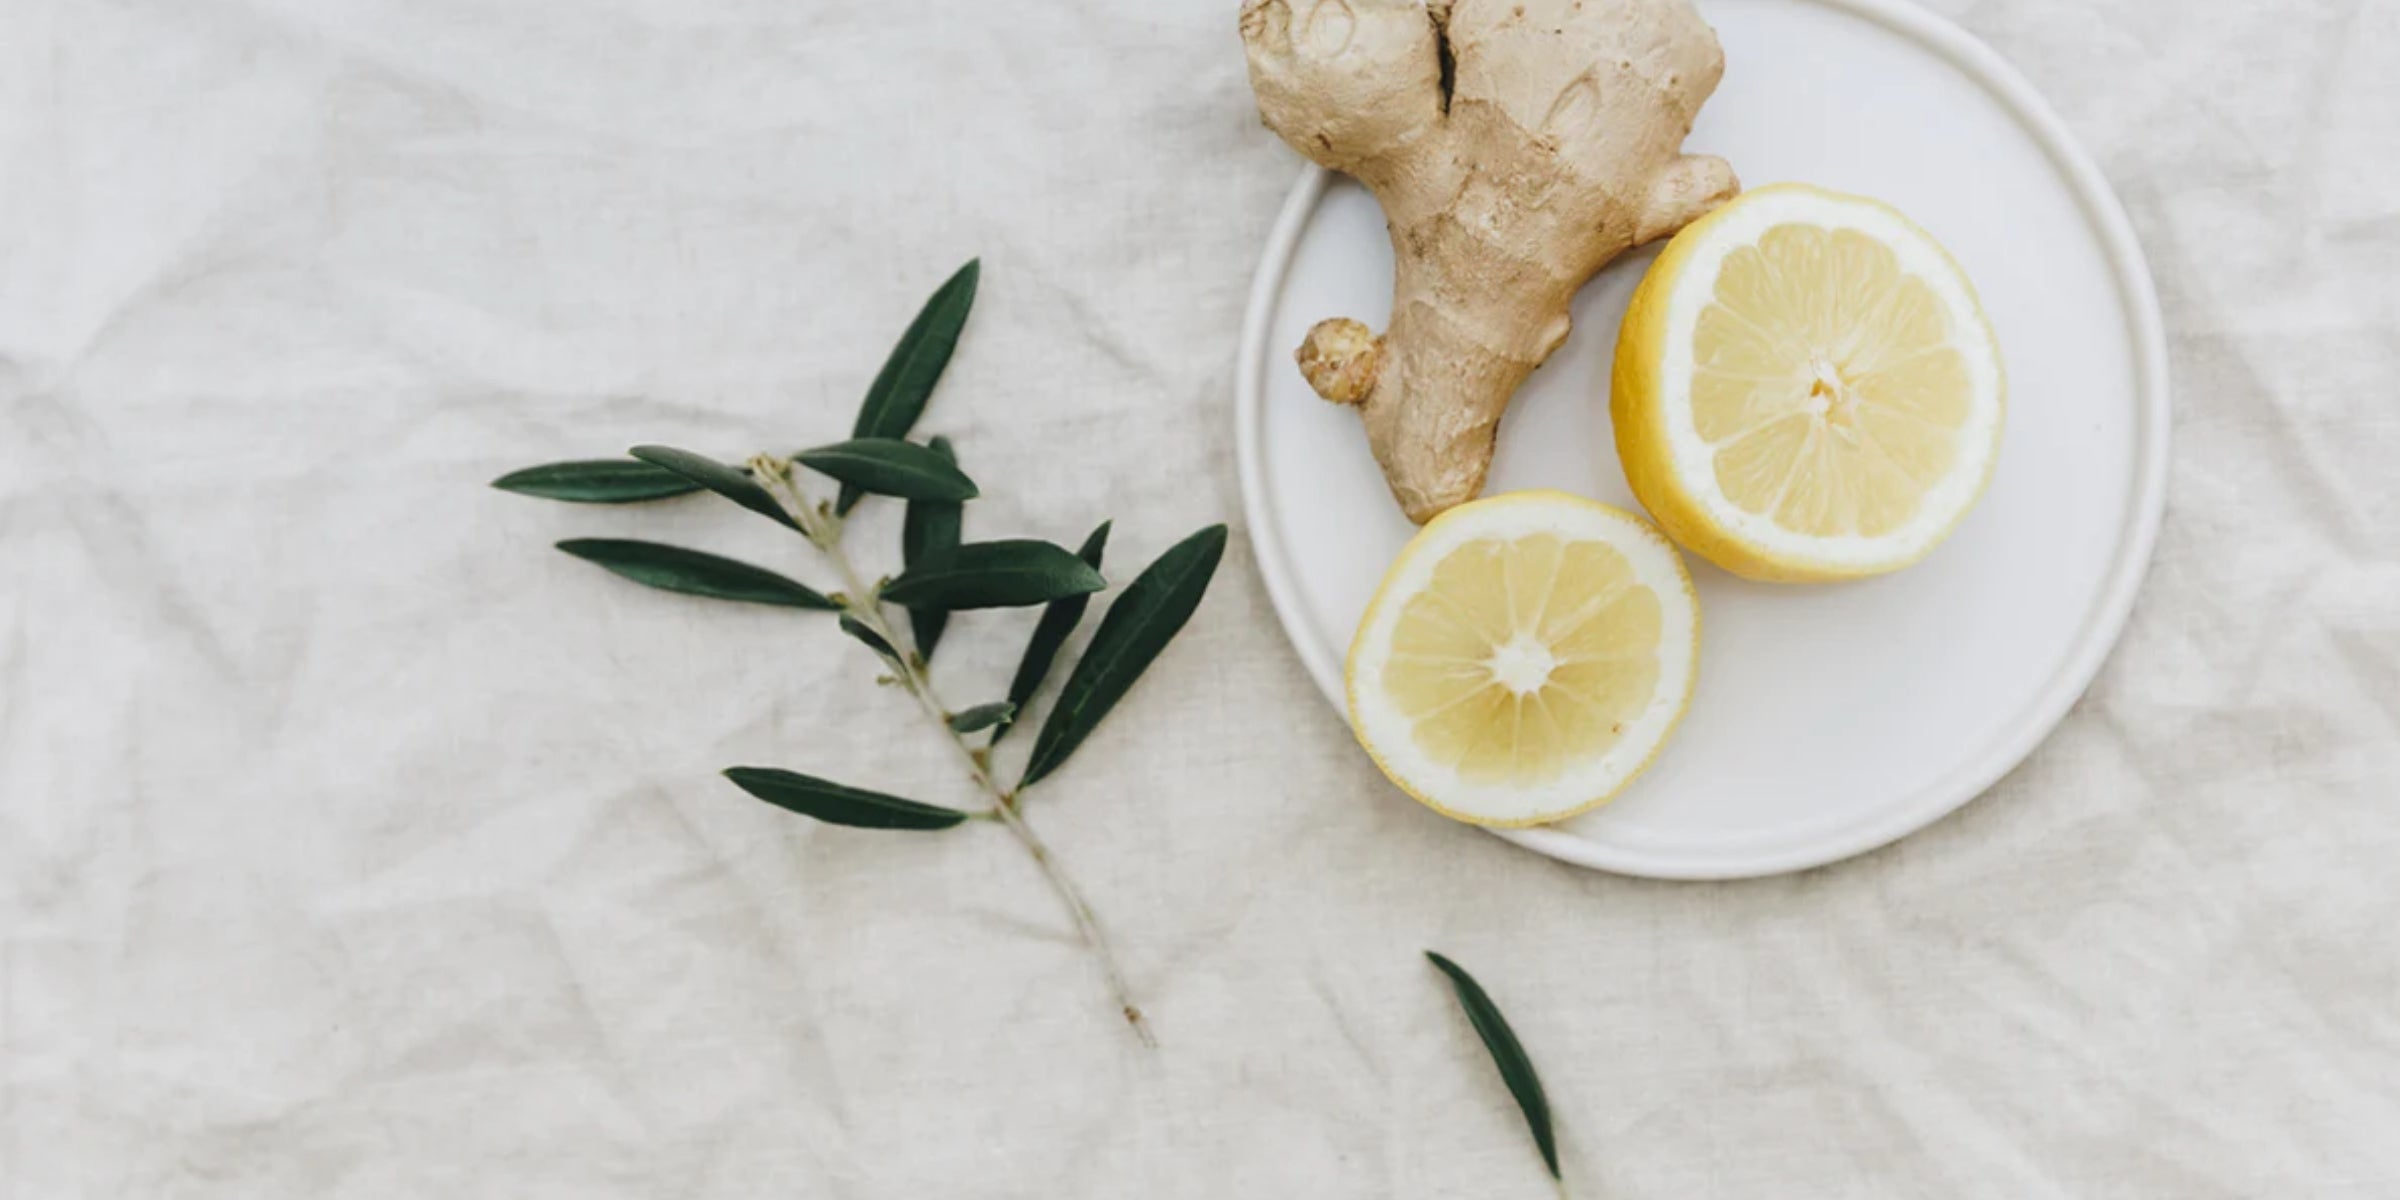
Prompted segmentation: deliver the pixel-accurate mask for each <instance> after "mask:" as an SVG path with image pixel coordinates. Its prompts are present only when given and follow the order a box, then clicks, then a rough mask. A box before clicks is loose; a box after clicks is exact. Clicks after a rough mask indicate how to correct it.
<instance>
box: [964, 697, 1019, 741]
mask: <svg viewBox="0 0 2400 1200" xmlns="http://www.w3.org/2000/svg"><path fill="white" fill-rule="evenodd" d="M1015 715H1017V706H1016V705H1014V704H1010V703H1009V702H1008V701H1006V700H996V701H993V702H992V703H990V704H978V705H976V706H975V707H973V708H970V709H966V710H963V711H960V712H954V713H951V714H950V732H952V733H973V732H975V731H976V730H978V729H989V728H991V727H993V726H995V725H1002V724H1005V723H1006V722H1007V721H1008V719H1009V718H1010V717H1013V716H1015Z"/></svg>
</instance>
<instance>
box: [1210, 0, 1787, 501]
mask: <svg viewBox="0 0 2400 1200" xmlns="http://www.w3.org/2000/svg"><path fill="white" fill-rule="evenodd" d="M1241 30H1242V42H1243V45H1244V46H1245V47H1246V48H1247V49H1248V52H1249V60H1250V86H1251V89H1252V90H1253V91H1255V92H1256V93H1257V95H1258V109H1259V114H1260V116H1261V117H1263V118H1264V119H1265V121H1266V123H1267V125H1268V127H1269V128H1271V129H1273V130H1274V131H1275V132H1276V133H1277V134H1279V135H1280V136H1281V137H1282V138H1283V140H1284V141H1286V142H1289V143H1291V145H1292V147H1293V148H1294V149H1296V150H1298V151H1300V153H1302V154H1304V155H1306V156H1308V157H1309V158H1310V159H1312V160H1314V161H1316V162H1317V163H1319V164H1321V165H1323V166H1325V167H1327V168H1329V169H1332V170H1335V171H1340V172H1342V173H1343V174H1346V175H1350V176H1352V177H1354V178H1356V179H1357V180H1358V181H1359V182H1360V183H1362V184H1364V185H1366V187H1367V188H1368V189H1369V190H1370V191H1372V192H1374V193H1375V198H1376V199H1377V200H1378V201H1379V202H1381V204H1382V205H1383V213H1384V217H1385V219H1386V221H1387V223H1388V224H1389V226H1390V229H1391V238H1392V254H1393V257H1394V259H1395V264H1394V265H1395V272H1394V281H1393V287H1392V321H1391V327H1390V329H1389V330H1388V331H1386V332H1385V334H1384V335H1383V336H1382V337H1380V338H1378V337H1374V336H1372V335H1371V334H1370V333H1369V331H1368V330H1367V328H1366V327H1365V326H1364V325H1361V324H1359V323H1358V322H1356V321H1351V320H1347V319H1337V320H1333V321H1326V322H1322V323H1320V324H1319V325H1318V326H1317V327H1316V328H1314V329H1312V330H1310V331H1309V337H1308V341H1307V342H1306V343H1304V344H1303V345H1302V346H1301V348H1300V351H1299V355H1298V357H1299V360H1300V364H1301V369H1302V371H1303V373H1304V374H1306V375H1307V377H1308V381H1309V384H1310V386H1311V387H1313V388H1314V389H1315V390H1316V391H1317V393H1318V394H1319V395H1321V396H1324V397H1325V398H1326V399H1328V400H1334V401H1337V402H1341V403H1354V404H1356V405H1357V406H1358V409H1359V414H1360V417H1361V418H1362V419H1363V420H1364V421H1365V423H1366V428H1367V441H1368V444H1369V446H1371V447H1372V448H1373V450H1374V452H1375V458H1376V461H1377V462H1379V463H1381V464H1382V466H1383V473H1384V478H1385V479H1386V480H1387V481H1388V482H1389V483H1390V484H1391V488H1392V495H1393V496H1394V498H1396V499H1397V500H1399V502H1400V507H1401V508H1402V509H1403V510H1404V511H1405V512H1407V514H1408V516H1409V519H1410V520H1412V521H1417V522H1419V523H1422V522H1424V521H1427V520H1430V519H1432V517H1433V516H1434V515H1435V514H1437V513H1439V512H1441V511H1442V510H1443V509H1446V508H1449V507H1451V506H1452V505H1455V504H1459V503H1462V502H1464V501H1467V500H1470V499H1473V498H1474V497H1475V495H1476V493H1478V492H1480V491H1482V490H1483V479H1484V474H1485V472H1486V471H1487V470H1488V469H1489V468H1490V467H1491V462H1492V445H1493V438H1494V436H1495V435H1496V434H1497V433H1498V431H1499V427H1500V415H1501V412H1502V411H1503V410H1504V409H1506V408H1507V406H1508V398H1509V397H1510V396H1511V395H1512V394H1514V393H1515V392H1516V390H1517V387H1518V385H1520V384H1522V383H1523V382H1524V381H1525V377H1526V376H1528V375H1530V374H1532V373H1533V369H1534V368H1535V367H1538V366H1540V365H1541V364H1542V361H1543V360H1544V359H1546V358H1548V357H1549V356H1550V353H1551V352H1552V351H1554V350H1556V349H1558V347H1559V344H1560V343H1562V342H1564V341H1565V340H1566V337H1567V329H1568V327H1569V324H1570V319H1569V316H1568V306H1569V304H1570V303H1571V302H1572V301H1573V300H1574V298H1575V292H1576V289H1578V288H1580V287H1582V286H1583V283H1584V281H1585V280H1587V279H1590V278H1591V277H1592V275H1593V274H1594V273H1595V272H1597V271H1598V270H1599V269H1600V268H1601V267H1603V266H1606V265H1607V264H1608V263H1609V261H1610V260H1612V259H1614V258H1616V257H1617V256H1618V255H1620V254H1623V253H1624V252H1625V251H1626V250H1628V249H1630V248H1632V247H1634V246H1637V245H1640V244H1642V243H1644V242H1650V241H1655V240H1657V239H1659V238H1663V237H1668V236H1670V235H1672V234H1674V233H1675V232H1676V231H1677V230H1680V229H1682V228H1683V227H1684V226H1685V225H1688V224H1690V223H1691V222H1692V221H1695V220H1697V219H1699V218H1700V217H1701V216H1703V215H1705V214H1706V213H1707V212H1708V211H1709V210H1710V209H1712V208H1715V207H1716V206H1717V205H1718V204H1721V203H1723V202H1724V201H1725V200H1726V199H1728V198H1729V197H1731V196H1732V195H1733V194H1734V193H1735V192H1736V191H1738V190H1739V189H1740V184H1739V183H1737V182H1736V181H1735V179H1734V176H1733V169H1732V168H1731V167H1729V166H1727V165H1726V164H1725V161H1724V160H1723V159H1719V158H1711V157H1705V156H1692V155H1685V154H1683V153H1682V145H1683V139H1684V135H1686V134H1687V133H1689V132H1691V127H1692V119H1693V118H1694V117H1695V116H1696V115H1698V113H1699V111H1700V105H1701V103H1702V102H1703V101H1705V100H1707V99H1708V96H1709V93H1711V92H1713V91H1714V90H1716V86H1717V80H1718V78H1719V77H1720V76H1721V75H1722V74H1723V73H1724V68H1725V56H1724V52H1723V51H1722V50H1721V49H1720V48H1719V47H1718V45H1717V39H1716V35H1715V33H1714V32H1712V31H1711V30H1710V29H1709V27H1708V25H1707V23H1706V22H1704V21H1702V20H1701V19H1700V15H1699V13H1698V12H1696V11H1694V10H1693V8H1692V6H1691V3H1690V0H1245V3H1244V4H1243V5H1242V18H1241Z"/></svg>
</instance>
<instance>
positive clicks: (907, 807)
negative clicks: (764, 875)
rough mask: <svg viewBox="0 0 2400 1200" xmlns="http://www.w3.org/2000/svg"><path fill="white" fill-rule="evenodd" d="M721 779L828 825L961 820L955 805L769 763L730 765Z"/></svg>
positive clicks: (937, 824) (911, 825) (922, 825)
mask: <svg viewBox="0 0 2400 1200" xmlns="http://www.w3.org/2000/svg"><path fill="white" fill-rule="evenodd" d="M725 778H727V779H730V780H732V781H733V783H734V786H735V787H738V788H740V789H742V790H743V791H745V792H748V793H750V794H751V795H753V796H756V797H758V798H759V799H761V800H764V801H766V802H767V803H769V804H772V805H774V806H775V807H777V808H781V809H787V810H789V811H791V812H796V813H799V814H800V815H801V816H804V817H815V818H816V819H818V820H820V821H823V822H825V823H827V824H830V825H853V826H856V827H858V828H860V829H948V828H950V827H951V826H953V825H956V824H958V823H959V822H961V821H964V820H966V819H967V814H965V813H963V812H960V811H958V810H957V809H955V808H942V807H940V806H938V805H933V804H919V803H917V802H916V801H914V800H903V799H901V798H900V797H898V796H887V795H885V794H883V793H882V792H870V791H866V790H865V789H863V788H854V787H844V786H842V785H841V784H838V783H834V782H831V781H829V780H824V779H819V778H817V777H815V776H813V775H802V774H800V773H798V772H796V771H784V770H779V769H777V768H775V767H733V768H730V769H728V770H727V771H726V772H725Z"/></svg>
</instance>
